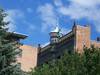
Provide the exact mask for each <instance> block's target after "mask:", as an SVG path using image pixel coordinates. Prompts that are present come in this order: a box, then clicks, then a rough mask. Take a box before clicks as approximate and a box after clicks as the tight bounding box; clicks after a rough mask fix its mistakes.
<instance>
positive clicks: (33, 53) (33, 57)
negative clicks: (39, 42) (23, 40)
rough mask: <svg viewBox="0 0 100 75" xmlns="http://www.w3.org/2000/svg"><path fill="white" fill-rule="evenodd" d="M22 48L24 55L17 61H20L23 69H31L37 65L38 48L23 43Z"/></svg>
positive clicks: (26, 70)
mask: <svg viewBox="0 0 100 75" xmlns="http://www.w3.org/2000/svg"><path fill="white" fill-rule="evenodd" d="M20 49H21V50H22V55H21V56H20V57H18V58H17V60H18V61H17V62H18V63H20V65H21V69H22V70H23V71H25V72H28V71H31V68H34V67H36V66H37V55H38V54H37V48H36V47H32V46H28V45H23V46H21V47H20Z"/></svg>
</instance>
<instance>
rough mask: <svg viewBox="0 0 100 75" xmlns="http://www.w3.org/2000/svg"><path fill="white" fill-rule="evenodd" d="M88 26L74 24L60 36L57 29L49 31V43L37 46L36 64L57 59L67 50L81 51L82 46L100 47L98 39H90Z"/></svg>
mask: <svg viewBox="0 0 100 75" xmlns="http://www.w3.org/2000/svg"><path fill="white" fill-rule="evenodd" d="M90 30H91V29H90V26H88V25H86V26H80V25H74V26H73V28H72V30H71V31H70V32H69V33H67V34H66V35H63V36H60V32H59V29H58V28H56V29H55V30H54V31H52V32H50V44H48V45H47V46H45V47H43V48H41V47H40V45H39V47H38V59H37V66H39V65H42V64H43V63H48V62H49V61H51V60H53V59H57V58H59V57H60V56H62V55H63V54H64V52H66V51H68V52H69V53H72V52H78V53H83V48H84V47H87V48H90V46H91V45H94V46H95V47H98V48H100V40H97V41H92V40H91V39H90V36H91V35H90V34H91V31H90Z"/></svg>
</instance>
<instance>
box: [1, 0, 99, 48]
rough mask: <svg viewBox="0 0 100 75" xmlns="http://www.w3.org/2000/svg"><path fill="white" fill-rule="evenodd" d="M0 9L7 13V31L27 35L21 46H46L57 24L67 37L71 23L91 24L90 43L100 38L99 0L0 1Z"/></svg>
mask: <svg viewBox="0 0 100 75" xmlns="http://www.w3.org/2000/svg"><path fill="white" fill-rule="evenodd" d="M0 7H1V8H3V9H4V10H5V12H6V13H7V14H8V16H7V17H6V18H5V21H10V24H9V25H8V27H9V31H13V32H18V33H21V34H25V35H27V36H28V37H27V38H26V39H25V40H23V41H22V43H24V44H28V45H32V46H36V45H38V44H42V45H45V44H47V43H48V42H49V33H50V31H52V30H53V29H54V28H55V27H56V26H57V25H58V26H59V28H61V31H62V33H63V34H66V33H68V32H69V31H70V30H71V28H72V26H73V23H74V21H76V24H78V25H82V26H85V25H90V27H91V39H92V40H95V39H96V37H97V36H100V21H99V20H100V0H0Z"/></svg>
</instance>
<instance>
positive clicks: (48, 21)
mask: <svg viewBox="0 0 100 75" xmlns="http://www.w3.org/2000/svg"><path fill="white" fill-rule="evenodd" d="M38 13H39V15H40V17H41V20H42V31H43V32H45V31H46V30H48V29H50V30H51V29H53V28H55V26H56V24H57V23H58V21H57V15H56V13H55V11H54V7H53V5H52V4H48V3H47V4H45V5H41V6H39V7H38Z"/></svg>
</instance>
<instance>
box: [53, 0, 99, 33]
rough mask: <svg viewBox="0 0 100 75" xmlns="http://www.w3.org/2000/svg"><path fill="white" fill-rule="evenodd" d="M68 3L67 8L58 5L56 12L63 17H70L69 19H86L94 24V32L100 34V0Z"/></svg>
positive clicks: (81, 0)
mask: <svg viewBox="0 0 100 75" xmlns="http://www.w3.org/2000/svg"><path fill="white" fill-rule="evenodd" d="M60 1H62V0H60ZM69 2H70V4H69V5H68V6H67V5H66V6H65V5H64V4H62V5H60V6H59V7H58V8H57V11H58V12H59V13H60V14H62V15H64V16H70V18H71V19H82V18H87V19H88V20H90V21H92V22H94V25H95V28H96V30H97V31H98V32H100V21H99V20H100V8H99V7H100V0H69ZM55 5H57V4H55Z"/></svg>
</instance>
